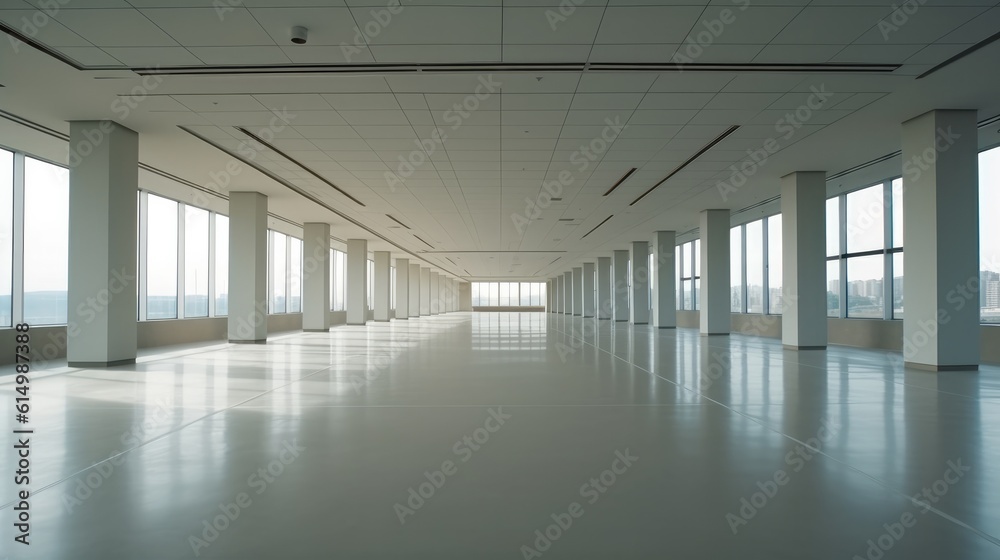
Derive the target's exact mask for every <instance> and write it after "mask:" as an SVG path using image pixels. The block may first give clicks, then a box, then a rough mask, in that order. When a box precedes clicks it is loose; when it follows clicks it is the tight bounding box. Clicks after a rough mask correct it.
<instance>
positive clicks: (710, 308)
mask: <svg viewBox="0 0 1000 560" xmlns="http://www.w3.org/2000/svg"><path fill="white" fill-rule="evenodd" d="M700 233H701V293H700V294H699V295H698V298H699V299H698V302H699V304H700V307H701V315H700V323H701V324H700V330H701V334H729V331H730V329H731V325H732V318H731V317H730V299H729V296H730V292H729V210H702V211H701V227H700Z"/></svg>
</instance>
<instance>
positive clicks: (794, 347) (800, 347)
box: [781, 344, 826, 350]
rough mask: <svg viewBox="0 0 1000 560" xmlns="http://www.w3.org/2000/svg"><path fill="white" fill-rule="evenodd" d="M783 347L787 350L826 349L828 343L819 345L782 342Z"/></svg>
mask: <svg viewBox="0 0 1000 560" xmlns="http://www.w3.org/2000/svg"><path fill="white" fill-rule="evenodd" d="M781 347H782V348H784V349H785V350H826V345H825V344H823V345H819V346H796V345H794V344H782V345H781Z"/></svg>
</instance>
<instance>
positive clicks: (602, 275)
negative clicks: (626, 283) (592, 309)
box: [597, 257, 615, 319]
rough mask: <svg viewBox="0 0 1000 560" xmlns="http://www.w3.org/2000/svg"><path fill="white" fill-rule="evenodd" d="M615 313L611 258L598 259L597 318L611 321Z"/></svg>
mask: <svg viewBox="0 0 1000 560" xmlns="http://www.w3.org/2000/svg"><path fill="white" fill-rule="evenodd" d="M614 312H615V299H614V294H612V293H611V257H597V318H598V319H611V318H612V317H613V316H614Z"/></svg>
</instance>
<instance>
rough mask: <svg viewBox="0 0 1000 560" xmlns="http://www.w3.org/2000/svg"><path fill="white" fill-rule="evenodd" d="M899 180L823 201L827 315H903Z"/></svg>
mask: <svg viewBox="0 0 1000 560" xmlns="http://www.w3.org/2000/svg"><path fill="white" fill-rule="evenodd" d="M902 207H903V183H902V180H901V179H898V178H897V179H894V180H888V181H883V182H880V183H877V184H875V185H871V186H869V187H865V188H863V189H859V190H856V191H852V192H849V193H846V194H842V195H840V196H838V197H836V198H833V199H830V200H827V218H826V219H827V227H826V229H827V233H826V236H827V239H826V246H827V249H826V252H827V314H828V315H829V316H831V317H851V318H867V319H900V318H902V317H903V211H902Z"/></svg>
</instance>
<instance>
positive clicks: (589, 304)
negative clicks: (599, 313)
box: [583, 263, 595, 317]
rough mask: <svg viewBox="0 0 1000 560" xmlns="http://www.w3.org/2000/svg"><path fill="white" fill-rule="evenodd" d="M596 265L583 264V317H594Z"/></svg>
mask: <svg viewBox="0 0 1000 560" xmlns="http://www.w3.org/2000/svg"><path fill="white" fill-rule="evenodd" d="M594 301H595V294H594V263H583V316H584V317H593V316H594Z"/></svg>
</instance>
